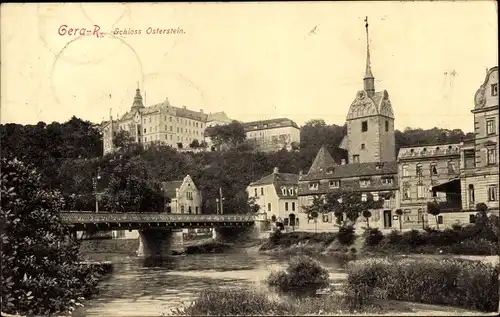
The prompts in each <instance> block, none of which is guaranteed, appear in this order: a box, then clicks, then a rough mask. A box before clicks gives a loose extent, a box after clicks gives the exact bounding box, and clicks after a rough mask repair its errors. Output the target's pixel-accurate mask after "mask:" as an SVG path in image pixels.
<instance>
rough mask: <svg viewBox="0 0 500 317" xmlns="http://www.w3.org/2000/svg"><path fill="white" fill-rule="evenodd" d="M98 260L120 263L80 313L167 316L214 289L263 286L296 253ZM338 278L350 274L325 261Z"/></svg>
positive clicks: (106, 257)
mask: <svg viewBox="0 0 500 317" xmlns="http://www.w3.org/2000/svg"><path fill="white" fill-rule="evenodd" d="M89 258H90V259H92V260H98V261H103V260H106V261H111V262H113V263H114V265H115V267H114V271H113V274H112V275H111V276H110V277H109V278H108V279H106V280H104V281H103V282H102V283H100V286H99V288H100V292H99V294H98V295H96V296H95V297H94V298H93V299H91V300H90V301H88V302H87V303H86V304H85V307H84V308H83V309H81V310H79V311H77V312H75V313H74V316H110V317H111V316H161V315H162V314H165V315H168V314H169V312H170V310H171V309H174V308H181V307H183V306H185V305H187V304H189V302H191V301H192V300H194V299H195V298H196V296H197V294H198V293H199V292H200V291H201V290H203V289H206V288H208V287H213V286H218V287H228V288H233V287H250V286H252V287H255V286H257V287H261V288H262V287H263V288H265V287H266V286H265V284H264V283H262V281H263V280H265V278H266V277H267V275H268V274H269V272H270V271H272V270H275V269H278V268H284V267H285V265H286V260H288V259H289V258H290V256H288V257H286V258H283V257H269V256H263V255H253V254H246V253H240V254H235V253H230V254H202V255H186V256H170V257H164V258H146V259H144V258H138V257H131V256H124V255H106V254H96V255H91V256H89ZM321 262H323V264H324V265H325V266H326V267H327V268H328V269H329V271H330V274H331V277H332V278H333V279H339V280H340V279H342V278H344V275H345V274H344V273H343V268H342V264H341V263H339V262H338V261H337V260H335V259H332V258H329V259H327V260H322V261H321Z"/></svg>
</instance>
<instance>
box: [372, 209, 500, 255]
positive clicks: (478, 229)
mask: <svg viewBox="0 0 500 317" xmlns="http://www.w3.org/2000/svg"><path fill="white" fill-rule="evenodd" d="M372 234H373V233H372ZM379 236H380V234H379V233H377V237H376V238H375V237H370V238H368V237H367V238H365V247H366V248H367V250H369V251H375V252H386V253H438V252H439V253H450V254H467V255H498V254H500V245H499V241H500V220H499V217H497V216H495V215H490V216H487V215H482V216H481V214H479V215H478V217H477V219H476V222H475V223H474V224H470V225H467V226H465V227H462V226H459V225H455V226H453V228H451V229H445V230H441V231H440V230H435V229H429V228H428V229H426V230H425V231H423V232H420V231H418V230H411V231H407V232H404V233H400V232H398V231H396V230H393V231H392V232H391V233H390V234H388V235H386V236H384V237H383V238H382V239H379ZM368 239H369V241H368Z"/></svg>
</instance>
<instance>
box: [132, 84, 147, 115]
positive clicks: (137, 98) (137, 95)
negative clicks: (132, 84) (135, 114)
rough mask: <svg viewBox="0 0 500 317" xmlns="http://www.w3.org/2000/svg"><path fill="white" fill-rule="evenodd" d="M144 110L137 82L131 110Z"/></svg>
mask: <svg viewBox="0 0 500 317" xmlns="http://www.w3.org/2000/svg"><path fill="white" fill-rule="evenodd" d="M140 108H144V104H143V102H142V96H141V90H140V89H139V82H137V89H136V90H135V96H134V102H133V103H132V110H134V109H140Z"/></svg>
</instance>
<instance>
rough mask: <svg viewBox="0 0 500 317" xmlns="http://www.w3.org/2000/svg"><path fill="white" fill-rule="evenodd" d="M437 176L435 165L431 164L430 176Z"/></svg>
mask: <svg viewBox="0 0 500 317" xmlns="http://www.w3.org/2000/svg"><path fill="white" fill-rule="evenodd" d="M437 174H438V170H437V164H436V163H431V176H436V175H437Z"/></svg>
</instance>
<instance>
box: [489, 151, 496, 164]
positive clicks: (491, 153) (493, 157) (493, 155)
mask: <svg viewBox="0 0 500 317" xmlns="http://www.w3.org/2000/svg"><path fill="white" fill-rule="evenodd" d="M496 163H497V150H496V149H488V165H493V164H496Z"/></svg>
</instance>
